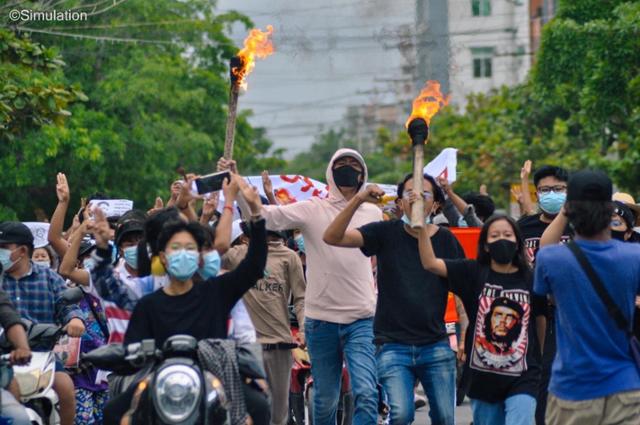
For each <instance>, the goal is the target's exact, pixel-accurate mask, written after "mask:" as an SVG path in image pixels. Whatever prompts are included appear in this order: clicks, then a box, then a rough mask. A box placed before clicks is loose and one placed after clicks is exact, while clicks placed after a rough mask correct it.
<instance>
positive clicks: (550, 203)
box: [538, 191, 567, 215]
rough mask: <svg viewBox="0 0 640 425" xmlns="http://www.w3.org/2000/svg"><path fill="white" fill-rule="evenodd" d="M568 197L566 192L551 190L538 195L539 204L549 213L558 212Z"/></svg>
mask: <svg viewBox="0 0 640 425" xmlns="http://www.w3.org/2000/svg"><path fill="white" fill-rule="evenodd" d="M566 199H567V194H566V193H556V192H553V191H552V192H549V193H544V194H540V195H538V204H539V205H540V208H541V209H542V211H544V212H546V213H547V214H552V215H554V214H558V213H559V212H560V209H562V206H563V205H564V201H565V200H566Z"/></svg>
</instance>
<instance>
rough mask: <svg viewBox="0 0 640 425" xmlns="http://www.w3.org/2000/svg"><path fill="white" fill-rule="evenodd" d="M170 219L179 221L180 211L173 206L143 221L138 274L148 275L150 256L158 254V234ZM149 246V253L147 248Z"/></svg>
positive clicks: (149, 272)
mask: <svg viewBox="0 0 640 425" xmlns="http://www.w3.org/2000/svg"><path fill="white" fill-rule="evenodd" d="M171 221H180V212H179V211H178V209H177V208H175V207H169V208H164V209H162V210H160V211H158V212H156V213H154V214H152V215H150V216H149V218H147V221H145V223H144V237H143V238H142V240H141V241H140V242H139V243H138V276H139V277H143V276H149V275H150V274H151V258H150V257H149V254H151V256H154V255H158V253H159V252H160V249H159V248H158V236H159V235H160V232H161V231H162V227H163V226H164V225H165V224H166V223H167V222H171ZM147 245H148V246H149V248H150V250H151V253H149V250H148V249H147Z"/></svg>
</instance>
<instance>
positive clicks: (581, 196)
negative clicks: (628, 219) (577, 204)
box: [567, 170, 613, 202]
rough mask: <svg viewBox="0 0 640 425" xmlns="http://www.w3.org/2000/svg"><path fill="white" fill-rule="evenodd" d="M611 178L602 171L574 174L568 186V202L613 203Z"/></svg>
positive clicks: (584, 171) (583, 171) (586, 171)
mask: <svg viewBox="0 0 640 425" xmlns="http://www.w3.org/2000/svg"><path fill="white" fill-rule="evenodd" d="M612 186H613V185H612V183H611V179H610V178H609V176H607V175H606V174H605V173H604V172H602V171H600V170H581V171H577V172H575V173H573V174H572V175H571V177H570V178H569V183H568V184H567V201H593V202H607V201H611V194H612V192H613V189H612Z"/></svg>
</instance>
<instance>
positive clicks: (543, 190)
mask: <svg viewBox="0 0 640 425" xmlns="http://www.w3.org/2000/svg"><path fill="white" fill-rule="evenodd" d="M566 191H567V186H566V185H564V184H559V185H557V186H540V187H539V188H538V193H539V194H541V195H546V194H548V193H551V192H553V193H565V192H566Z"/></svg>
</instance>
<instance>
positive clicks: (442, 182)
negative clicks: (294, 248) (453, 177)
mask: <svg viewBox="0 0 640 425" xmlns="http://www.w3.org/2000/svg"><path fill="white" fill-rule="evenodd" d="M437 180H438V184H439V185H440V187H441V188H442V190H444V191H445V192H446V193H449V192H451V186H450V185H449V180H447V178H446V177H438V178H437Z"/></svg>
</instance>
